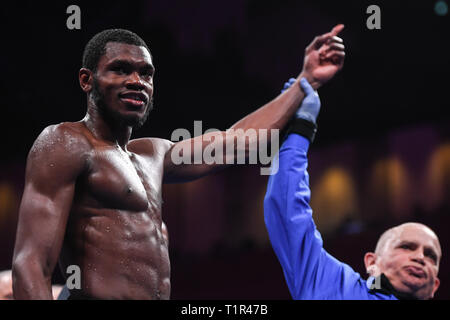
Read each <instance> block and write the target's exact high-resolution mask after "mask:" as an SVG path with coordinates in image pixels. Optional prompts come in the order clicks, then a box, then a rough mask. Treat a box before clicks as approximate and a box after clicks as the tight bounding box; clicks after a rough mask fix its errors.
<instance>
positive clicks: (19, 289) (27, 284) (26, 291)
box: [12, 259, 53, 300]
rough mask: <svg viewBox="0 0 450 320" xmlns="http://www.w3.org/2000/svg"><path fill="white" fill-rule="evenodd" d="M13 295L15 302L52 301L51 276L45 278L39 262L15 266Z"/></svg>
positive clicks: (29, 261) (18, 263)
mask: <svg viewBox="0 0 450 320" xmlns="http://www.w3.org/2000/svg"><path fill="white" fill-rule="evenodd" d="M12 272H13V279H14V280H13V295H14V299H15V300H52V299H53V295H52V289H51V276H45V274H44V272H43V269H42V268H41V267H40V266H39V263H38V262H37V261H34V260H33V259H29V260H28V261H27V262H17V263H14V265H13V270H12Z"/></svg>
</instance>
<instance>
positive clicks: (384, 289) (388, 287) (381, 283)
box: [367, 273, 418, 300]
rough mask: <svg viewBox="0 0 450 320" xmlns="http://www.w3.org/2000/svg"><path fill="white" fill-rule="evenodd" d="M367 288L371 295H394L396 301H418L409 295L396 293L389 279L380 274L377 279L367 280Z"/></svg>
mask: <svg viewBox="0 0 450 320" xmlns="http://www.w3.org/2000/svg"><path fill="white" fill-rule="evenodd" d="M367 287H368V288H369V292H371V293H382V294H386V295H391V294H392V295H394V296H395V297H396V298H397V299H398V300H418V299H417V298H416V297H414V296H413V295H412V294H410V293H404V292H400V291H397V290H396V289H395V288H394V286H393V285H392V284H391V282H390V281H389V279H388V278H387V277H386V276H385V275H384V273H382V274H381V275H379V276H378V277H373V276H372V277H370V278H369V279H367Z"/></svg>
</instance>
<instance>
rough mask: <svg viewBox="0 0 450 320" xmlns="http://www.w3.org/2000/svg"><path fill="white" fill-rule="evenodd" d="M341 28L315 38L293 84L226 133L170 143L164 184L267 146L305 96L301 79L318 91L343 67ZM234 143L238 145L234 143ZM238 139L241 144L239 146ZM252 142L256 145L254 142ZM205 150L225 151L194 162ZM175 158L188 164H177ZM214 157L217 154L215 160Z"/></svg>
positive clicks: (220, 166) (216, 167)
mask: <svg viewBox="0 0 450 320" xmlns="http://www.w3.org/2000/svg"><path fill="white" fill-rule="evenodd" d="M343 27H344V26H343V25H338V26H336V27H334V28H333V30H332V31H331V32H329V33H326V34H323V35H321V36H318V37H316V38H315V39H314V40H313V41H312V42H311V44H310V45H309V46H308V47H307V48H306V50H305V57H304V64H303V70H302V72H301V73H300V74H299V76H298V77H297V79H296V81H295V84H293V85H292V86H291V87H290V88H289V89H288V90H286V91H284V92H283V93H281V94H280V95H278V96H277V97H276V98H275V99H273V100H272V101H270V102H268V103H267V104H265V105H264V106H262V107H260V108H259V109H257V110H256V111H254V112H252V113H250V114H249V115H247V116H246V117H244V118H243V119H241V120H239V121H238V122H236V123H235V124H234V125H233V126H231V127H230V129H228V130H227V131H223V132H214V133H208V134H204V135H202V136H198V137H195V138H193V139H187V140H183V141H180V142H177V143H175V144H173V145H172V147H171V148H170V149H169V150H168V152H167V153H166V157H165V162H164V182H169V183H170V182H184V181H190V180H193V179H196V178H200V177H202V176H204V175H207V174H209V173H211V172H214V171H217V170H220V169H223V168H224V167H226V165H227V163H228V164H230V163H237V162H236V161H233V160H234V159H233V158H237V157H238V156H237V155H238V154H240V155H244V156H245V158H246V159H248V156H249V154H250V153H251V152H256V150H252V148H253V149H254V148H255V146H258V145H261V144H262V143H265V144H266V145H269V144H270V141H271V138H272V136H271V134H272V133H273V131H272V130H281V129H283V128H284V127H285V126H286V124H287V123H288V122H289V120H290V119H291V118H292V116H293V114H294V113H295V112H296V111H297V109H298V106H299V105H300V103H301V102H302V100H303V98H304V96H305V94H304V92H303V91H302V89H301V88H300V85H299V81H300V79H301V78H306V79H307V80H308V81H309V83H310V84H311V85H312V87H313V88H314V89H317V88H318V87H320V86H321V85H322V84H324V83H325V82H327V81H328V80H330V79H331V78H332V77H333V76H334V75H335V74H336V72H338V71H339V70H340V69H341V68H342V66H343V63H344V56H345V53H344V46H343V44H342V39H340V38H338V37H337V36H336V35H337V34H338V33H339V32H340V31H341V30H342V29H343ZM261 129H265V130H266V131H265V130H261ZM250 131H252V132H254V134H253V133H252V132H250ZM250 133H252V134H250ZM263 135H264V136H263ZM236 140H237V141H238V142H237V143H233V142H234V141H236ZM240 140H241V142H242V143H239V141H240ZM255 140H256V141H257V142H258V143H255V142H256V141H255ZM227 145H233V146H234V149H233V150H228V149H227V148H226V146H227ZM206 148H209V149H210V150H226V152H223V153H222V155H221V157H222V158H221V159H220V160H221V161H215V162H210V163H207V162H206V161H201V163H199V162H196V161H195V159H196V158H197V159H199V158H203V154H204V153H205V150H206ZM227 157H228V158H227ZM230 157H231V161H230ZM174 158H178V159H181V158H182V159H187V160H188V161H181V162H180V163H176V161H174V160H173V159H174ZM217 158H218V157H217V155H216V156H215V159H217ZM203 160H204V159H203Z"/></svg>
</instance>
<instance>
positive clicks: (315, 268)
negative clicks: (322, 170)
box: [264, 134, 370, 299]
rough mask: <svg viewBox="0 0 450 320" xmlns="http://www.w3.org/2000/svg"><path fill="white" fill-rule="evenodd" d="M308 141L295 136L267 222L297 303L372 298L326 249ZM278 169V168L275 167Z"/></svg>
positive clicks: (274, 183) (268, 203)
mask: <svg viewBox="0 0 450 320" xmlns="http://www.w3.org/2000/svg"><path fill="white" fill-rule="evenodd" d="M308 147H309V141H308V140H307V139H306V138H304V137H302V136H300V135H297V134H290V135H289V136H288V138H287V139H286V141H285V142H284V143H283V145H282V147H281V149H280V152H279V154H278V159H275V161H277V160H278V172H277V173H275V174H272V175H271V176H270V178H269V182H268V186H267V192H266V196H265V199H264V221H265V224H266V227H267V230H268V233H269V238H270V241H271V243H272V246H273V249H274V251H275V253H276V255H277V257H278V260H279V261H280V263H281V266H282V268H283V272H284V276H285V279H286V282H287V285H288V287H289V290H290V292H291V295H292V297H293V298H294V299H368V298H369V299H370V297H368V296H369V294H368V290H367V287H366V282H365V281H364V280H363V279H362V278H361V276H360V275H359V274H358V273H356V272H355V271H354V270H353V269H352V268H350V267H349V266H348V265H346V264H344V263H342V262H340V261H338V260H336V259H335V258H334V257H332V256H331V255H329V254H328V253H327V252H326V251H325V250H324V249H323V242H322V237H321V235H320V233H319V231H318V230H317V229H316V226H315V224H314V221H313V218H312V210H311V207H310V206H309V200H310V189H309V177H308V172H307V171H306V169H307V165H308V162H307V151H308ZM273 168H276V166H273Z"/></svg>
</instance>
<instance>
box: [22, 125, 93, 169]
mask: <svg viewBox="0 0 450 320" xmlns="http://www.w3.org/2000/svg"><path fill="white" fill-rule="evenodd" d="M91 150H92V144H91V143H90V142H89V139H88V137H87V136H86V133H85V132H84V131H83V129H82V127H81V126H80V124H79V123H76V122H63V123H59V124H54V125H49V126H48V127H46V128H45V129H44V130H43V131H42V132H41V133H40V134H39V136H38V137H37V139H36V140H35V142H34V144H33V146H32V148H31V150H30V153H29V156H28V159H29V160H30V159H33V158H38V159H40V160H42V159H43V158H45V159H48V160H55V161H57V160H58V159H59V160H61V161H64V162H65V163H66V164H69V163H73V162H77V160H83V159H84V160H85V159H86V156H87V155H89V153H90V151H91Z"/></svg>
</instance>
